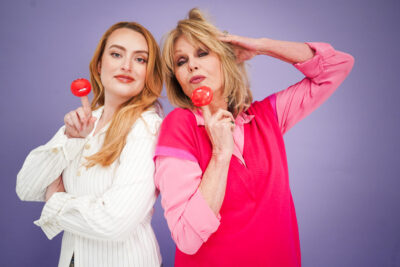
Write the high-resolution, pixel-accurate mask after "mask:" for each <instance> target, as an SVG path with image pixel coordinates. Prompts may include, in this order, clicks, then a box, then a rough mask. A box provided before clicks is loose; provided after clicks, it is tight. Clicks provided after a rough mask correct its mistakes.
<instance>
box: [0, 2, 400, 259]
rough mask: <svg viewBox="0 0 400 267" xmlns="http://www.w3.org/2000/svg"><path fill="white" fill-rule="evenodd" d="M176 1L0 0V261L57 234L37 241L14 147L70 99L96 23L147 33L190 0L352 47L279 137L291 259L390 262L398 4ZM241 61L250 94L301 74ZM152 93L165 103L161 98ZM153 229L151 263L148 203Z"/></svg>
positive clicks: (262, 60)
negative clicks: (337, 78) (306, 110)
mask: <svg viewBox="0 0 400 267" xmlns="http://www.w3.org/2000/svg"><path fill="white" fill-rule="evenodd" d="M188 2H189V1H183V0H182V1H157V2H156V1H147V2H145V1H141V2H139V1H127V0H126V1H112V2H111V1H105V0H103V1H94V0H90V1H77V0H72V1H51V0H19V1H12V0H2V1H1V2H0V36H1V42H0V52H1V60H0V78H1V90H0V96H1V97H0V101H1V105H0V120H1V122H2V127H1V148H2V149H1V150H0V155H1V165H2V167H1V170H0V171H1V179H0V190H1V193H0V214H1V218H2V219H1V220H0V235H1V237H0V253H1V254H0V255H1V258H0V262H1V263H0V265H1V266H16V267H21V266H56V264H57V262H58V256H59V250H60V236H61V235H60V236H58V237H57V238H55V240H53V241H49V240H47V239H46V237H45V235H44V234H43V233H42V231H41V230H40V228H38V227H36V226H35V225H33V223H32V222H33V221H34V220H35V219H37V218H38V217H39V216H40V212H41V208H42V205H43V204H42V203H32V202H21V201H19V199H18V198H17V196H16V194H15V180H16V174H17V172H18V170H19V169H20V168H21V166H22V163H23V161H24V159H25V157H26V156H27V154H28V152H29V151H30V150H32V149H33V148H34V147H37V146H39V145H41V144H44V143H45V142H47V140H49V139H50V137H51V136H53V134H54V133H55V132H56V130H57V129H58V128H59V127H60V126H61V125H62V123H63V117H64V114H65V113H66V112H68V111H70V110H71V109H74V108H76V107H77V106H78V105H79V100H78V99H76V98H75V97H73V96H72V95H71V93H70V92H69V84H70V82H71V81H72V80H73V79H75V78H78V77H88V64H89V61H90V59H91V57H92V54H93V52H94V49H95V47H96V44H97V42H98V41H99V39H100V37H101V34H102V33H103V32H104V31H105V30H106V29H107V28H108V27H109V26H110V25H111V24H113V23H115V22H117V21H122V20H134V21H138V22H140V23H142V24H143V25H144V26H146V27H147V28H148V29H149V30H150V31H151V32H152V33H153V34H154V36H155V37H156V39H157V40H161V38H162V35H163V34H165V33H166V32H167V31H168V30H170V29H171V28H173V27H174V25H176V22H177V20H178V19H181V18H183V17H184V16H185V15H186V13H187V11H188V10H189V9H190V8H192V7H194V6H199V7H201V8H203V9H205V10H208V11H209V13H210V14H211V16H212V18H213V20H214V22H215V23H216V24H217V25H218V26H219V27H220V28H221V29H223V30H228V31H230V32H231V33H235V34H241V35H247V36H251V37H264V36H265V37H270V38H274V39H281V40H292V41H325V42H329V43H331V44H332V45H333V46H334V47H335V48H336V49H339V50H343V51H346V52H349V53H351V54H352V55H353V56H354V57H355V60H356V61H355V66H354V69H353V71H352V73H351V74H350V76H349V77H348V78H347V80H345V82H344V83H343V84H342V85H341V86H340V88H339V89H338V90H337V91H336V93H335V94H334V95H333V96H332V97H331V98H330V99H329V100H328V101H327V102H326V103H325V104H324V105H323V106H322V107H321V108H319V109H318V110H317V111H316V112H314V113H313V114H312V115H310V116H309V117H308V118H306V119H305V120H303V121H302V122H301V123H300V124H299V125H297V126H295V127H294V128H293V129H292V130H290V131H289V133H288V134H287V135H286V136H285V141H286V147H287V154H288V161H289V171H290V178H291V188H292V192H293V197H294V201H295V205H296V209H297V216H298V221H299V229H300V239H301V247H302V258H303V266H326V267H328V266H332V267H336V266H349V267H350V266H351V267H353V266H400V230H399V227H400V209H399V204H400V194H399V193H398V188H399V186H400V181H399V173H400V172H399V170H400V167H399V166H400V164H399V156H396V155H397V154H398V151H399V148H400V147H399V143H400V142H399V141H398V136H399V130H400V129H399V128H400V127H399V126H400V119H399V118H400V116H399V115H400V112H399V108H398V106H397V105H396V104H397V103H398V99H399V98H400V91H399V89H398V84H399V83H400V78H399V74H400V72H399V65H398V64H399V63H398V62H399V60H400V58H399V49H398V44H399V43H400V38H399V30H398V26H396V25H398V24H397V23H398V19H397V17H398V16H399V14H400V12H399V11H400V4H399V1H394V0H393V1H389V0H387V1H378V0H375V1H361V0H346V1H345V0H337V1H329V0H303V1H294V0H288V1H261V0H259V1H251V0H248V1H230V2H229V4H227V3H223V1H215V0H206V1H193V2H192V3H188ZM396 21H397V23H396ZM249 66H250V67H249V72H250V76H251V80H252V89H253V92H254V95H255V98H256V99H260V98H263V97H265V96H267V95H269V94H270V93H272V92H274V91H277V90H281V89H284V88H286V87H287V86H289V85H290V84H292V83H295V82H296V81H298V80H299V79H301V78H302V76H301V74H300V73H299V72H297V71H296V70H295V69H294V68H293V67H292V66H290V65H288V64H286V63H283V62H280V61H278V60H275V59H271V58H268V57H265V56H264V57H261V56H259V57H256V58H255V59H253V60H252V61H251V62H249ZM164 95H165V93H164ZM163 103H164V108H165V111H166V113H168V112H169V111H170V110H171V109H172V107H171V106H170V105H169V104H168V102H167V100H166V99H164V100H163ZM396 158H397V160H396ZM153 226H154V229H155V231H156V234H157V238H158V240H159V243H160V247H161V252H162V256H163V261H164V266H167V267H169V266H173V259H174V250H175V247H174V244H173V242H172V240H171V238H170V233H169V230H168V228H167V225H166V223H165V220H164V218H163V211H162V208H161V207H160V204H159V201H158V202H157V204H156V207H155V214H154V218H153Z"/></svg>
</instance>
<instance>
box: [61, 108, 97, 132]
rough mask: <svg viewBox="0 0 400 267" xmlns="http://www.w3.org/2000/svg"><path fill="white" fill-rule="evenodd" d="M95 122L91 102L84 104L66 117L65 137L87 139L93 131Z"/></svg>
mask: <svg viewBox="0 0 400 267" xmlns="http://www.w3.org/2000/svg"><path fill="white" fill-rule="evenodd" d="M83 103H84V102H83ZM95 121H96V118H95V117H93V116H92V110H91V108H90V105H89V102H87V104H85V103H84V104H83V106H82V107H79V108H77V109H75V110H73V111H71V112H68V113H67V114H66V115H65V116H64V123H65V135H66V136H67V137H68V138H85V137H86V136H87V135H88V134H89V133H90V132H91V131H92V130H93V128H94V123H95Z"/></svg>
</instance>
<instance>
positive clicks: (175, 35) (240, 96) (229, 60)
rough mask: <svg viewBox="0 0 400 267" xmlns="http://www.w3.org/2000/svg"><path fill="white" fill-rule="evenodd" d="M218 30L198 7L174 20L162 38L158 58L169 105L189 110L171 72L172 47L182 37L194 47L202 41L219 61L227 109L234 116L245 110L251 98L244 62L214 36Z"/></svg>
mask: <svg viewBox="0 0 400 267" xmlns="http://www.w3.org/2000/svg"><path fill="white" fill-rule="evenodd" d="M219 34H221V32H220V31H219V30H218V29H217V28H216V27H215V26H214V25H213V24H211V23H210V22H209V21H208V20H206V19H205V17H204V15H203V13H202V12H201V11H200V10H199V9H198V8H193V9H191V10H190V11H189V14H188V18H187V19H183V20H180V21H178V25H177V26H176V28H175V29H173V30H172V31H170V32H169V33H168V34H167V36H166V37H165V39H164V45H163V51H162V57H163V72H164V78H165V81H166V89H167V96H168V99H169V101H170V102H171V104H173V105H174V106H178V107H181V108H189V109H193V108H194V106H193V103H192V101H191V100H190V98H189V97H188V96H186V95H185V93H184V92H183V90H182V87H181V86H180V84H179V83H178V80H177V79H176V77H175V74H174V65H175V64H174V46H175V43H176V41H177V40H178V39H179V38H180V37H181V36H184V37H185V38H186V39H187V40H188V41H189V42H190V43H191V44H192V45H193V46H194V47H197V48H199V46H200V45H201V44H202V45H204V46H206V47H207V48H208V49H210V50H211V51H213V52H215V53H216V54H217V55H218V57H219V59H220V60H221V68H222V73H223V77H224V81H223V97H224V98H225V99H227V100H228V110H229V111H230V112H232V113H233V114H234V115H235V116H236V115H237V114H239V113H240V112H242V111H244V110H246V109H247V108H248V107H249V106H250V104H251V102H252V101H253V96H252V93H251V91H250V89H249V80H248V77H247V72H246V68H245V65H244V63H243V62H242V63H237V62H236V56H235V53H234V49H233V47H232V45H230V44H227V43H224V42H222V41H220V40H219V39H218V35H219Z"/></svg>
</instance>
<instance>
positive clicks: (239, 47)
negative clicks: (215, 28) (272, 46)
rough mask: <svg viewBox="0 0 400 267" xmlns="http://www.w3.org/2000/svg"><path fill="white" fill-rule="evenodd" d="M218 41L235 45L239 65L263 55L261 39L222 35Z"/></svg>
mask: <svg viewBox="0 0 400 267" xmlns="http://www.w3.org/2000/svg"><path fill="white" fill-rule="evenodd" d="M218 39H219V40H220V41H222V42H225V43H230V44H232V45H233V49H234V51H235V55H236V61H237V62H238V63H240V62H243V61H246V60H249V59H252V58H253V57H254V56H256V55H259V54H261V47H262V45H261V39H256V38H249V37H243V36H239V35H233V34H227V33H221V34H220V35H219V36H218Z"/></svg>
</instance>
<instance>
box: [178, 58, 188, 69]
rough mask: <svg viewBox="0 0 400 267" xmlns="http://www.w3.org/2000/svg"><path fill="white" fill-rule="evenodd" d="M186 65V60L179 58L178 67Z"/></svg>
mask: <svg viewBox="0 0 400 267" xmlns="http://www.w3.org/2000/svg"><path fill="white" fill-rule="evenodd" d="M185 63H186V59H185V58H183V57H181V58H179V59H178V61H177V62H176V65H177V66H178V67H180V66H182V65H183V64H185Z"/></svg>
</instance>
